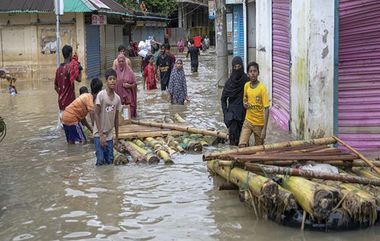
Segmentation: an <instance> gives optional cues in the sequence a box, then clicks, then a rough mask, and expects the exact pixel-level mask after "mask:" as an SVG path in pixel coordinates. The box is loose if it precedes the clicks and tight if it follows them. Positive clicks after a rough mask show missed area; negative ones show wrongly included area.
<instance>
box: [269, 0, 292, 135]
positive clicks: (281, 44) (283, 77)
mask: <svg viewBox="0 0 380 241" xmlns="http://www.w3.org/2000/svg"><path fill="white" fill-rule="evenodd" d="M289 31H290V4H289V0H273V2H272V38H273V39H272V68H273V73H272V75H273V81H272V108H271V112H272V115H273V118H274V119H275V120H276V122H277V123H279V124H280V126H281V127H282V128H283V129H285V130H289V122H290V39H289Z"/></svg>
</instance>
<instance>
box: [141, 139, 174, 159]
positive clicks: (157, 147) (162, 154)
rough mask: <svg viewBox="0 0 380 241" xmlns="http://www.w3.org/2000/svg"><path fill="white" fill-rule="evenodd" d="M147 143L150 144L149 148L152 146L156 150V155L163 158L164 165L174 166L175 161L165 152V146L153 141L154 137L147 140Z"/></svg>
mask: <svg viewBox="0 0 380 241" xmlns="http://www.w3.org/2000/svg"><path fill="white" fill-rule="evenodd" d="M145 141H146V143H147V144H148V146H150V147H151V148H153V149H154V151H155V153H156V154H157V155H158V156H159V157H160V158H161V159H163V160H164V163H165V164H166V165H169V164H174V162H173V160H172V159H171V158H170V156H169V154H168V153H167V152H166V151H164V150H163V146H162V145H161V143H158V141H156V140H155V139H153V138H152V137H148V138H146V139H145Z"/></svg>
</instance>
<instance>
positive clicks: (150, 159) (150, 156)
mask: <svg viewBox="0 0 380 241" xmlns="http://www.w3.org/2000/svg"><path fill="white" fill-rule="evenodd" d="M126 143H127V144H129V145H130V146H132V147H133V148H134V149H135V150H136V151H138V152H139V153H140V154H141V155H143V157H144V160H145V161H147V162H148V163H149V164H151V163H158V162H160V159H159V158H158V157H157V156H155V155H153V154H152V153H151V152H149V151H147V150H146V149H144V148H142V147H140V146H138V145H136V144H135V143H133V142H131V141H127V142H126Z"/></svg>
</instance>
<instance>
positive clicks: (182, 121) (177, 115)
mask: <svg viewBox="0 0 380 241" xmlns="http://www.w3.org/2000/svg"><path fill="white" fill-rule="evenodd" d="M174 119H175V120H176V121H177V122H178V123H186V121H185V120H184V119H183V118H182V117H181V116H180V115H179V114H178V113H175V114H174Z"/></svg>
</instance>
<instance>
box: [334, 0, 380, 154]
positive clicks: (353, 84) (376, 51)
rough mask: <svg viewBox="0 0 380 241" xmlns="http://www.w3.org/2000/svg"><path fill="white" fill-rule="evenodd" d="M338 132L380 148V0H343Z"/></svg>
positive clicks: (352, 141)
mask: <svg viewBox="0 0 380 241" xmlns="http://www.w3.org/2000/svg"><path fill="white" fill-rule="evenodd" d="M338 81H339V84H338V88H339V90H338V91H339V92H338V98H339V102H338V103H339V104H338V126H339V130H338V134H339V136H340V138H342V139H343V140H345V141H347V143H349V144H350V145H352V146H354V147H355V148H357V149H359V150H374V149H377V150H380V1H379V0H340V1H339V79H338Z"/></svg>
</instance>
